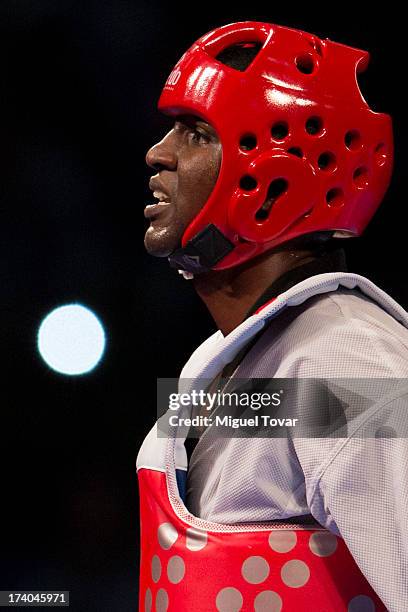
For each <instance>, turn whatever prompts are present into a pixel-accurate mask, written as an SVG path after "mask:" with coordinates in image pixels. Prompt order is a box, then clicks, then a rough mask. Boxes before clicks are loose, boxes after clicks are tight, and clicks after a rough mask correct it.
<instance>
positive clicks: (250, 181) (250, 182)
mask: <svg viewBox="0 0 408 612" xmlns="http://www.w3.org/2000/svg"><path fill="white" fill-rule="evenodd" d="M239 186H240V187H241V189H244V191H253V190H254V189H256V187H257V186H258V183H257V181H256V180H255V179H254V178H253V177H252V176H249V174H247V175H246V176H243V177H242V178H241V180H240V181H239Z"/></svg>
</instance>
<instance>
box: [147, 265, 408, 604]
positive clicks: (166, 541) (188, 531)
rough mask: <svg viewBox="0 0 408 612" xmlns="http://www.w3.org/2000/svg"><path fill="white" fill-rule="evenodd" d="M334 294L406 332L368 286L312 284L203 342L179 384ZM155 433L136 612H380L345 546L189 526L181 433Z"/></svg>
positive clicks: (284, 530) (335, 280)
mask: <svg viewBox="0 0 408 612" xmlns="http://www.w3.org/2000/svg"><path fill="white" fill-rule="evenodd" d="M340 285H341V286H345V287H347V288H354V287H355V286H358V287H359V288H360V289H361V290H362V291H363V292H364V293H365V294H367V295H368V296H371V297H372V298H373V299H375V300H376V301H377V302H378V303H379V304H380V305H381V306H382V307H383V308H384V309H386V310H387V311H388V312H389V313H390V314H392V315H393V316H394V317H395V318H396V319H397V320H401V321H404V322H405V323H404V324H406V313H405V311H403V309H402V308H401V307H400V306H399V305H398V304H396V302H394V301H393V300H392V299H391V298H390V297H389V296H387V295H386V294H385V293H384V292H382V291H381V290H380V289H379V288H378V287H376V286H375V285H374V284H373V283H371V281H369V280H367V279H365V278H364V277H361V276H359V275H356V274H351V273H327V274H320V275H317V276H314V277H312V278H310V279H307V280H305V281H302V282H301V283H299V284H298V285H296V286H295V287H292V289H290V290H288V291H287V292H286V293H285V294H283V295H281V296H279V298H277V299H276V300H272V301H271V302H270V303H268V304H266V305H264V307H263V308H262V309H260V310H259V311H258V314H256V315H254V316H252V317H251V318H250V319H249V320H247V321H245V322H244V323H243V324H241V326H240V328H239V329H237V330H235V332H234V334H230V335H229V336H227V337H226V338H224V339H220V338H219V337H218V334H215V335H214V336H212V337H210V338H209V339H208V340H207V341H205V342H204V343H203V345H201V347H199V348H198V349H197V350H196V351H195V353H193V355H192V357H191V358H190V361H189V362H188V363H187V364H186V366H185V367H184V369H183V372H182V376H181V378H184V379H197V380H198V378H199V377H201V378H203V379H206V378H207V379H211V378H212V377H214V376H215V375H216V374H217V372H218V371H220V360H221V359H223V360H224V363H228V362H229V361H231V359H232V358H233V356H234V355H235V354H237V352H238V351H239V350H240V348H241V347H242V346H244V345H245V343H246V342H248V341H249V339H250V338H251V337H252V336H253V335H254V333H256V332H257V331H258V330H259V329H260V325H261V324H262V321H263V320H264V319H265V320H267V319H269V318H270V317H273V316H278V314H279V312H280V311H281V310H282V309H283V308H284V307H285V306H291V305H292V304H299V303H301V302H302V301H304V300H306V299H307V298H308V297H310V296H311V295H316V294H318V293H323V292H327V291H334V290H336V289H337V288H338V287H339V286H340ZM238 332H239V333H238ZM214 355H217V359H218V361H216V360H215V359H214ZM167 417H168V414H167V413H166V414H165V415H164V416H163V417H162V418H163V419H164V422H165V423H166V418H167ZM159 421H160V420H159ZM160 425H161V423H160V422H157V423H156V424H155V425H154V427H153V428H152V429H151V431H150V432H149V434H148V435H147V436H146V438H145V440H144V442H143V444H142V446H141V448H140V450H139V454H138V457H137V470H138V479H139V492H140V517H141V571H140V596H139V603H140V608H139V609H140V610H141V611H145V610H146V611H149V610H156V611H157V612H159V611H163V610H169V612H210V611H213V610H214V611H217V610H218V611H219V612H238V610H245V611H250V610H252V611H256V612H259V611H268V612H277V611H280V610H283V611H284V612H286V611H287V612H292V611H296V612H306V611H307V612H309V611H313V612H383V611H386V610H387V608H386V607H385V606H384V604H383V603H382V602H381V600H380V598H379V597H378V596H377V595H376V593H375V592H374V591H373V589H372V588H371V586H370V584H369V583H368V581H367V580H366V578H365V577H364V575H363V574H362V572H361V571H360V569H359V567H358V566H357V564H356V562H355V561H354V559H353V557H352V555H351V553H350V552H349V550H348V548H347V546H346V544H345V542H344V540H343V539H342V538H341V537H338V536H336V535H334V534H332V533H331V532H330V531H328V530H327V529H325V528H324V527H318V528H317V527H316V525H313V526H305V525H294V524H289V523H288V524H284V523H282V522H280V521H279V522H278V521H275V522H271V523H240V524H237V523H235V524H221V523H215V522H209V521H206V520H203V519H200V518H198V517H196V516H193V515H192V514H191V513H190V512H189V511H188V510H187V508H186V506H185V504H184V502H183V500H182V498H181V496H180V491H181V490H182V486H180V488H179V486H178V484H177V479H179V482H181V480H182V479H181V478H178V477H180V476H181V475H184V476H185V475H186V470H187V454H186V449H185V446H184V439H185V435H184V438H183V436H182V435H180V434H181V431H180V427H178V428H177V427H173V428H170V429H169V428H168V427H166V429H163V428H161V427H159V426H160ZM158 429H160V430H161V432H163V431H167V432H168V434H167V435H166V437H164V434H163V433H161V437H160V436H158ZM187 432H188V429H187V430H186V432H185V433H186V434H187ZM237 469H239V466H237Z"/></svg>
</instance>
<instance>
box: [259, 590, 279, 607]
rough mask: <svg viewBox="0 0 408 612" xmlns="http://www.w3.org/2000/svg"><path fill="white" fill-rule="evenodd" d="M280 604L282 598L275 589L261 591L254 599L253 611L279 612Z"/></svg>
mask: <svg viewBox="0 0 408 612" xmlns="http://www.w3.org/2000/svg"><path fill="white" fill-rule="evenodd" d="M282 605H283V604H282V598H281V597H280V596H279V595H278V594H277V593H275V591H262V593H258V595H257V596H256V597H255V601H254V609H255V612H280V611H281V610H282Z"/></svg>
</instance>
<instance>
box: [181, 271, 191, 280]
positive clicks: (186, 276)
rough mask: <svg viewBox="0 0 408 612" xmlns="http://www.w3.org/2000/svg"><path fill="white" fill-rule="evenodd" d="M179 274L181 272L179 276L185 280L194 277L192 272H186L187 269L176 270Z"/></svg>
mask: <svg viewBox="0 0 408 612" xmlns="http://www.w3.org/2000/svg"><path fill="white" fill-rule="evenodd" d="M177 271H178V273H179V274H181V276H182V277H183V278H185V280H191V279H192V278H194V274H192V273H191V272H187V270H177Z"/></svg>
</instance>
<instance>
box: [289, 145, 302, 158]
mask: <svg viewBox="0 0 408 612" xmlns="http://www.w3.org/2000/svg"><path fill="white" fill-rule="evenodd" d="M288 153H290V154H291V155H296V157H303V151H302V149H300V148H299V147H290V149H288Z"/></svg>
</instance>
